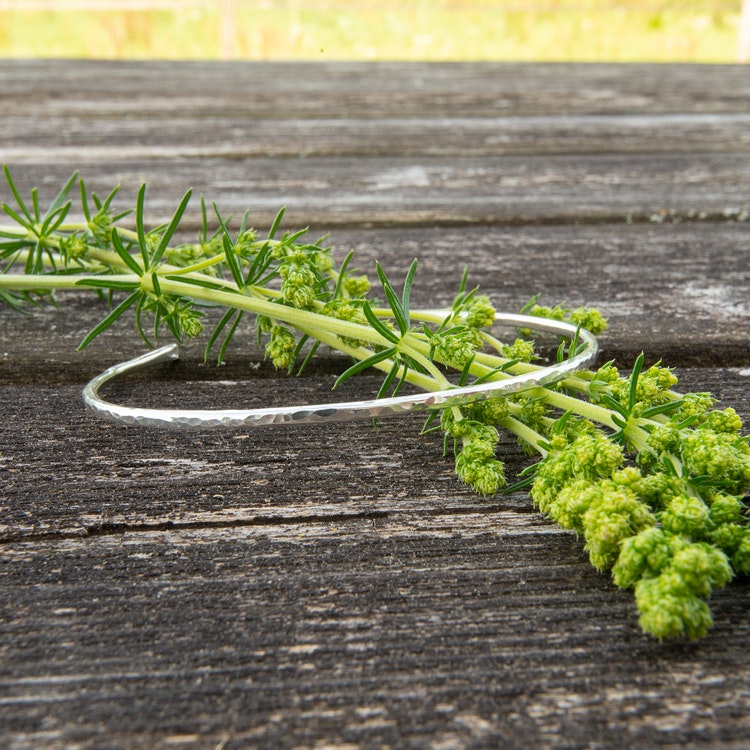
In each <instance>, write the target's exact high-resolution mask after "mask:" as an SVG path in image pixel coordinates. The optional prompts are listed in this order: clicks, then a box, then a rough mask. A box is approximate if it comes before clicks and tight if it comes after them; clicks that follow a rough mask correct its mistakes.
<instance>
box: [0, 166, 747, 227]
mask: <svg viewBox="0 0 750 750" xmlns="http://www.w3.org/2000/svg"><path fill="white" fill-rule="evenodd" d="M10 166H11V168H12V170H13V172H14V174H15V175H16V176H17V182H18V185H19V188H21V189H23V191H24V192H25V193H26V194H28V192H29V191H30V190H31V188H32V187H35V186H36V187H40V189H42V192H41V195H42V200H50V199H51V198H52V197H53V196H54V195H55V193H56V192H57V190H58V189H59V188H60V187H61V186H62V184H63V183H64V182H65V181H66V180H67V178H68V177H69V176H70V174H71V173H72V172H73V171H74V170H76V169H77V170H80V171H81V173H82V174H83V176H84V177H85V178H86V179H87V181H88V182H89V183H90V189H92V190H95V191H97V192H99V193H100V195H106V194H107V193H108V192H109V191H110V190H111V189H112V188H113V187H114V186H115V185H116V184H122V185H123V186H124V189H123V193H122V198H121V201H122V205H125V206H127V207H129V206H131V205H132V204H133V201H134V195H135V193H136V191H137V190H138V187H139V186H140V185H141V183H142V182H147V183H148V184H149V186H150V192H149V197H148V210H149V215H150V216H151V217H152V219H153V221H154V222H155V223H158V222H163V221H165V220H168V219H169V217H170V216H171V213H172V212H173V211H174V209H175V207H176V205H177V203H178V202H179V200H180V198H181V197H182V194H183V193H184V192H185V190H186V189H188V188H193V189H194V191H195V192H196V194H203V195H205V196H206V197H207V198H208V199H209V200H211V201H216V202H217V203H218V205H219V206H220V207H221V208H222V210H223V211H224V212H225V213H227V214H229V213H233V214H240V215H241V214H242V213H243V212H244V211H246V210H250V211H251V214H252V217H253V221H254V222H256V223H257V224H260V225H268V224H269V223H270V222H271V221H272V219H273V217H274V215H275V214H276V212H277V211H278V209H279V207H280V206H282V205H285V206H287V207H288V211H289V220H290V221H294V222H295V223H296V224H297V225H302V226H314V227H334V226H342V225H343V226H346V225H359V226H362V225H364V226H373V225H386V226H392V225H451V224H492V223H506V224H507V223H510V224H518V223H538V222H543V223H545V222H546V223H591V222H604V221H619V222H624V221H651V220H653V221H663V220H664V219H669V220H675V221H677V220H685V219H714V220H715V219H726V218H730V219H731V218H742V219H745V220H747V218H748V205H750V159H747V158H744V157H738V155H737V154H726V153H709V152H702V153H696V154H691V155H689V156H688V155H685V154H672V153H661V154H646V155H628V154H590V155H571V154H568V155H543V156H533V155H529V156H507V157H502V156H492V155H488V156H483V157H450V158H448V157H428V156H414V157H403V158H397V157H340V158H338V157H337V158H322V157H311V158H288V157H279V158H269V157H257V158H241V159H222V158H200V159H196V160H192V159H179V160H177V161H174V160H172V159H171V158H169V157H165V158H162V159H157V158H151V159H146V158H139V159H132V160H131V159H127V160H125V161H119V160H116V161H99V160H97V159H93V160H91V159H89V158H87V157H84V156H83V154H82V158H81V159H80V160H76V161H74V162H70V163H67V162H66V163H63V164H47V163H45V162H44V161H42V163H34V164H28V165H17V164H14V163H13V162H10ZM0 200H3V201H6V202H8V201H9V200H10V193H9V191H8V189H7V187H5V186H3V187H2V188H0ZM198 218H199V214H198V212H197V209H194V210H193V212H192V213H191V214H189V215H188V216H187V217H186V222H192V225H193V226H197V222H198Z"/></svg>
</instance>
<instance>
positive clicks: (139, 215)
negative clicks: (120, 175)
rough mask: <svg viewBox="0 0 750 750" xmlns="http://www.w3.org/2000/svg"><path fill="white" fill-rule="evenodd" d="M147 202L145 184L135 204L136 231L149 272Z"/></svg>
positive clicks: (144, 262) (142, 256) (146, 268)
mask: <svg viewBox="0 0 750 750" xmlns="http://www.w3.org/2000/svg"><path fill="white" fill-rule="evenodd" d="M145 201H146V184H145V183H144V184H143V185H141V187H140V188H139V190H138V197H137V198H136V204H135V231H136V234H137V235H138V246H139V247H140V250H141V258H142V259H143V270H144V271H148V269H149V266H150V265H151V264H150V262H149V257H148V242H147V241H146V225H145V223H144V204H145Z"/></svg>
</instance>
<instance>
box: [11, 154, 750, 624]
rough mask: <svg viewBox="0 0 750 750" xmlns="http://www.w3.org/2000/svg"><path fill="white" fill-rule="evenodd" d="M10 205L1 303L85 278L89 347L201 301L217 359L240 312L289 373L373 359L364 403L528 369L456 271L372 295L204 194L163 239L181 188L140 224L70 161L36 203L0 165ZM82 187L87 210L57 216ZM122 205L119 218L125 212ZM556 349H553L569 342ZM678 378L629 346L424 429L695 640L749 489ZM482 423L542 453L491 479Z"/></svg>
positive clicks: (196, 316) (178, 317)
mask: <svg viewBox="0 0 750 750" xmlns="http://www.w3.org/2000/svg"><path fill="white" fill-rule="evenodd" d="M5 176H6V180H7V183H8V186H9V188H10V191H11V193H12V195H13V197H14V199H15V202H16V205H15V206H14V207H11V206H8V205H5V204H3V206H2V208H3V211H4V212H5V214H6V215H7V216H8V217H9V218H10V219H11V220H12V222H13V223H12V224H9V225H7V226H6V225H3V226H0V261H1V262H2V263H3V268H2V273H0V300H2V301H4V302H5V303H6V304H8V305H10V306H11V307H12V308H14V309H16V310H19V311H24V310H26V309H28V307H29V305H31V304H33V303H34V302H37V301H39V300H45V299H46V300H51V299H52V295H53V293H54V292H57V291H61V290H66V289H79V290H80V289H82V288H83V289H91V290H92V291H94V292H96V293H98V294H100V295H105V296H106V297H108V299H109V300H110V302H111V305H110V309H109V312H108V313H107V314H106V315H105V317H104V318H103V319H102V320H101V321H100V322H99V323H98V324H97V325H96V326H95V327H94V328H93V329H92V330H91V331H90V333H89V334H88V335H87V336H86V337H85V338H84V340H83V342H82V343H81V347H85V346H86V345H87V344H88V343H89V342H90V341H91V340H92V339H93V338H94V337H96V336H98V335H100V334H101V333H102V332H103V331H105V330H107V329H108V328H110V326H112V324H113V323H114V322H115V321H116V320H117V319H119V318H120V317H121V316H123V315H124V314H125V313H126V312H127V311H132V312H133V313H134V318H135V324H136V327H137V329H138V331H139V332H140V334H141V336H142V337H143V339H144V340H145V341H146V342H147V343H148V344H149V345H151V344H152V343H153V342H154V341H155V340H156V338H157V337H158V335H159V332H160V330H161V329H163V328H164V327H166V328H167V329H168V330H169V332H170V333H171V334H172V335H173V336H174V337H175V338H177V339H183V338H187V337H194V336H198V335H199V334H201V333H202V331H203V326H204V322H205V316H204V312H205V309H206V306H211V307H213V308H217V307H218V308H219V309H221V310H223V311H224V312H223V314H222V315H221V316H220V318H219V320H218V322H217V323H216V324H215V325H214V326H213V328H212V330H211V331H209V332H207V335H206V338H207V343H206V357H207V358H208V357H210V356H211V355H212V354H215V355H216V357H217V358H218V360H219V361H222V360H223V359H224V357H225V355H226V350H227V347H228V345H229V344H230V342H231V340H232V337H233V335H234V333H235V331H236V330H237V327H238V325H239V324H240V322H241V320H242V319H243V318H244V316H246V315H248V314H251V315H254V316H255V324H256V327H257V331H258V337H259V341H261V342H263V344H264V345H265V353H266V356H267V357H268V358H269V359H270V360H271V361H272V362H273V364H274V365H275V366H276V367H278V368H281V369H285V370H288V371H290V372H291V371H293V370H295V369H300V368H302V367H304V365H305V364H306V363H307V362H308V361H309V359H310V357H312V356H313V355H314V354H315V351H316V350H317V348H318V347H319V346H320V345H324V346H328V347H330V348H332V349H335V350H338V351H341V352H344V353H345V354H347V355H349V356H350V357H351V359H352V361H353V364H352V365H351V367H349V368H348V369H347V370H345V372H343V373H342V374H341V376H340V377H339V378H338V380H337V381H336V386H338V385H340V384H341V383H342V382H344V381H345V380H347V379H348V378H350V377H352V376H354V375H355V374H357V373H359V372H361V371H363V370H365V369H367V368H369V367H373V368H377V369H379V370H382V371H383V372H385V378H384V380H383V383H382V386H381V387H380V390H379V393H378V396H379V397H382V396H385V395H388V394H395V393H397V392H398V391H399V390H400V389H401V387H402V386H403V384H404V383H410V384H412V385H413V386H417V387H419V388H422V389H426V390H429V391H434V390H444V389H447V388H450V387H452V386H451V384H452V382H453V381H452V380H451V379H450V377H449V375H450V373H451V372H453V373H454V375H455V377H454V378H453V380H454V381H457V383H458V384H465V383H470V382H475V381H477V380H487V379H491V380H494V379H501V378H505V377H508V375H513V374H518V373H522V372H528V371H529V370H532V369H534V368H536V367H538V366H539V364H537V362H538V354H537V352H536V351H535V348H534V344H533V342H531V341H530V340H529V339H528V338H524V337H523V336H519V337H518V338H517V339H515V340H514V341H512V342H503V341H501V340H499V339H498V338H496V337H495V336H493V335H492V333H491V331H490V328H491V326H492V322H493V319H494V316H495V310H494V308H493V306H492V304H491V302H490V300H489V299H488V298H487V297H485V296H484V295H481V294H479V292H478V290H476V289H469V288H468V284H467V275H466V274H464V276H463V278H462V281H461V284H460V287H459V290H458V293H457V295H456V297H455V299H454V301H453V305H452V308H451V309H450V311H448V312H447V313H436V312H435V311H429V310H414V309H412V306H411V304H410V302H411V289H412V284H413V282H414V279H415V274H416V270H417V264H416V261H415V262H414V263H412V265H411V266H410V268H409V271H408V273H407V275H406V278H405V281H404V283H403V285H402V288H401V291H400V293H398V292H397V290H396V288H395V287H394V285H393V284H392V283H391V281H390V280H389V279H388V277H387V275H386V273H385V271H384V270H383V268H382V267H381V266H380V265H379V264H376V271H377V276H378V281H379V284H380V287H381V289H382V292H383V294H384V296H385V300H386V305H384V306H379V305H378V304H376V302H375V300H374V299H373V298H372V297H371V296H370V284H369V281H368V280H367V278H366V277H364V276H361V275H355V274H354V273H353V272H352V271H351V270H350V268H351V262H352V254H351V253H350V254H349V255H347V256H346V257H345V258H344V260H343V262H342V263H341V265H340V266H336V264H335V263H334V260H333V258H332V256H331V252H330V249H329V248H327V247H325V246H324V245H323V243H322V241H318V242H313V243H308V242H306V241H305V239H304V237H305V232H296V233H283V234H282V233H281V232H280V229H279V226H280V222H281V218H282V214H283V212H280V213H279V214H278V216H277V217H276V220H275V221H274V222H273V224H272V226H271V228H270V230H269V232H268V233H267V235H266V236H264V237H261V236H259V235H258V233H257V232H255V231H254V230H253V229H251V228H250V227H249V226H248V223H247V222H248V219H247V215H245V216H244V217H243V218H242V220H241V222H240V225H239V228H238V229H236V230H234V231H232V230H230V228H229V226H228V222H227V221H226V220H225V218H224V217H223V216H222V215H221V214H220V212H219V210H218V208H217V207H216V206H215V205H214V206H213V213H214V215H215V220H216V225H217V229H216V231H213V232H212V231H211V230H210V229H209V223H210V222H209V212H208V209H207V207H206V204H205V202H204V201H201V212H202V217H203V221H202V229H201V231H200V233H199V236H198V238H197V241H196V242H193V243H181V242H177V241H176V240H175V238H176V236H177V232H178V229H179V227H180V223H181V220H182V217H183V215H184V212H185V210H186V208H187V205H188V201H189V199H190V193H187V194H186V195H185V196H184V198H183V199H182V200H181V202H180V203H179V206H178V207H177V209H176V211H175V213H174V215H173V217H172V218H171V219H170V221H168V222H167V223H166V224H164V225H161V226H157V227H153V228H148V227H147V225H146V219H145V194H146V188H145V186H143V187H141V189H140V191H139V192H138V197H137V201H136V206H135V209H134V212H125V213H119V214H117V213H114V211H113V208H112V206H113V202H114V199H115V197H116V195H117V189H115V190H113V191H112V192H111V193H109V195H107V196H106V197H105V198H100V197H98V196H96V195H94V194H89V191H88V190H87V188H86V185H85V183H84V182H83V180H80V179H79V178H78V175H76V174H74V175H73V176H72V177H71V178H70V179H69V180H68V182H67V183H66V184H65V185H64V186H63V188H62V190H61V191H60V193H59V194H58V195H57V197H56V198H55V200H54V201H53V202H52V204H51V205H50V206H49V207H48V208H47V209H45V210H42V208H41V206H40V203H39V199H38V194H37V191H36V190H34V191H32V194H31V200H30V201H25V200H24V199H23V198H22V196H21V195H20V193H19V191H18V190H17V188H16V186H15V183H14V182H13V179H12V177H11V175H10V173H9V171H8V169H7V168H6V169H5ZM76 185H78V186H79V188H80V204H81V210H82V215H83V219H82V221H80V222H74V221H71V220H69V219H68V216H69V213H70V209H71V205H72V202H71V199H70V194H71V192H72V191H73V189H74V187H75V186H76ZM131 213H132V214H134V229H128V228H126V227H124V225H123V221H122V220H123V219H125V218H126V217H128V216H130V215H131ZM523 311H525V312H527V313H529V314H532V315H537V316H542V317H550V318H554V319H560V320H563V319H564V320H568V321H571V322H573V323H574V324H576V325H579V326H582V327H584V328H587V329H589V330H591V331H592V332H594V333H598V332H601V331H602V330H604V329H605V328H606V321H605V320H604V319H603V318H602V316H601V315H600V314H599V313H598V312H597V311H595V310H591V309H587V308H578V309H575V310H569V309H564V308H562V307H559V306H558V307H553V308H549V307H542V306H540V305H539V304H537V300H536V299H534V300H532V301H531V302H530V303H529V304H528V305H527V306H526V307H525V308H524V310H523ZM576 348H577V347H576V342H575V341H573V342H571V343H570V344H568V345H567V346H566V345H565V344H564V343H563V344H561V345H560V347H559V349H558V351H557V357H558V358H564V357H567V356H570V354H571V353H572V352H575V351H576ZM676 385H677V378H676V376H675V375H674V373H673V372H672V371H671V370H670V369H668V368H666V367H662V366H661V365H659V364H656V365H653V366H651V367H649V368H646V367H645V364H644V358H643V356H642V355H641V356H640V357H638V359H637V360H636V362H635V364H634V366H633V368H632V371H631V372H630V373H629V374H628V375H626V376H624V375H621V374H620V373H619V372H618V370H617V369H616V368H615V367H614V366H613V364H612V363H608V364H605V365H604V366H602V367H600V368H599V369H597V370H595V371H591V370H586V371H582V372H579V373H577V374H575V375H573V376H569V377H567V378H566V379H564V380H563V381H561V382H559V383H558V384H557V385H555V386H553V387H547V388H541V387H539V388H536V389H534V390H532V391H528V392H525V393H522V394H520V395H517V396H513V397H507V398H495V399H491V400H486V401H480V402H476V403H474V404H471V405H468V406H462V407H452V408H447V409H444V410H443V411H442V412H441V413H439V412H437V411H436V412H433V413H432V414H431V415H430V417H429V418H428V420H427V423H426V426H425V429H426V430H442V431H443V432H444V434H445V441H446V447H447V448H450V447H452V448H453V451H454V454H455V467H456V472H457V474H458V476H459V477H460V478H461V480H462V481H464V482H465V483H467V484H468V485H471V486H472V487H473V488H474V489H475V490H476V491H477V492H479V493H481V494H484V495H490V494H493V493H495V492H498V491H500V490H502V489H503V488H505V489H506V490H509V489H510V490H513V489H518V488H521V487H529V488H530V493H531V497H532V498H533V500H534V503H535V504H536V505H537V507H538V508H539V509H540V510H541V511H542V512H543V513H545V514H547V515H548V516H549V517H551V518H552V519H554V520H555V521H556V522H557V523H559V524H560V525H561V526H563V527H564V528H566V529H571V530H573V531H574V532H575V533H576V534H578V535H581V536H583V538H584V539H585V546H586V550H587V552H588V554H589V556H590V559H591V562H592V564H593V565H594V566H596V568H597V569H599V570H611V572H612V576H613V579H614V582H615V583H616V584H617V585H618V586H621V587H624V588H633V589H634V590H635V599H636V604H637V607H638V610H639V612H640V623H641V626H642V627H643V629H644V630H646V631H647V632H649V633H652V634H653V635H655V636H657V637H658V638H663V637H671V636H687V637H689V638H696V637H699V636H702V635H704V634H705V633H706V631H707V630H708V628H709V627H710V626H711V624H712V618H711V612H710V610H709V608H708V605H707V604H706V601H705V600H706V599H707V598H708V596H709V595H710V593H711V591H712V590H713V589H715V588H718V587H721V586H723V585H724V584H725V583H727V582H728V581H729V580H730V579H731V578H732V577H733V575H735V574H747V573H749V572H750V528H748V523H747V505H746V498H744V499H743V496H744V494H745V493H746V491H747V489H748V487H750V447H749V446H748V438H747V437H743V436H742V423H741V420H740V418H739V417H738V416H737V414H736V413H735V411H734V410H733V409H731V408H729V409H724V410H716V409H714V408H713V405H714V400H713V399H712V398H711V396H710V395H709V394H706V393H686V394H680V393H678V392H677V391H676V390H675V386H676ZM498 428H503V429H506V430H509V431H511V432H512V433H514V434H515V435H517V436H518V438H519V440H520V442H521V445H522V446H523V447H524V448H525V449H526V450H527V451H528V453H529V454H534V455H537V456H538V457H539V459H540V460H539V461H538V462H537V463H534V464H533V465H531V466H530V467H528V468H527V469H526V470H525V471H524V472H523V473H522V475H521V477H520V478H519V481H518V482H516V483H515V484H513V485H512V486H511V487H510V488H508V487H506V480H505V474H504V467H503V464H502V462H501V461H500V460H499V459H498V458H497V456H496V447H497V443H498V438H499V433H498Z"/></svg>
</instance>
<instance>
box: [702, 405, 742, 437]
mask: <svg viewBox="0 0 750 750" xmlns="http://www.w3.org/2000/svg"><path fill="white" fill-rule="evenodd" d="M707 416H708V418H707V420H706V423H705V426H706V427H707V428H708V429H709V430H713V431H714V432H726V433H729V434H734V435H736V434H739V432H740V430H742V419H740V415H739V414H737V412H736V411H735V410H734V409H732V407H731V406H730V407H729V408H728V409H723V410H718V409H716V410H715V411H710V412H709V413H708V415H707Z"/></svg>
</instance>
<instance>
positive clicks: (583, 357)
mask: <svg viewBox="0 0 750 750" xmlns="http://www.w3.org/2000/svg"><path fill="white" fill-rule="evenodd" d="M435 312H437V311H435ZM444 312H445V314H448V312H450V311H447V310H446V311H444ZM495 323H497V324H504V325H508V326H516V327H522V328H530V329H533V330H536V331H544V332H546V333H554V334H557V335H559V336H563V337H565V338H567V339H570V340H576V341H577V342H579V343H580V345H581V346H580V347H579V350H578V351H577V352H576V353H575V355H574V356H573V357H571V358H569V359H566V360H564V361H562V362H558V363H557V364H554V365H551V366H549V367H541V368H539V369H536V370H534V371H532V372H526V373H523V374H521V375H512V376H507V377H504V378H502V379H497V380H486V381H483V382H481V383H479V384H473V385H468V386H463V387H456V388H450V389H447V390H443V391H427V392H422V393H417V394H414V395H407V396H395V397H392V398H380V399H371V400H366V401H348V402H339V403H331V404H314V405H306V406H279V407H269V408H260V409H147V408H138V407H130V406H122V405H119V404H113V403H110V402H108V401H104V400H103V399H102V398H101V397H100V396H99V389H100V388H101V387H102V386H103V385H104V384H105V383H106V382H107V381H109V380H111V379H112V378H114V377H116V376H118V375H122V374H123V373H126V372H129V371H130V370H134V369H136V368H139V367H144V366H145V365H150V364H154V363H156V362H163V361H165V360H170V359H178V358H179V352H178V348H177V345H176V344H171V345H169V346H164V347H162V348H160V349H155V350H154V351H152V352H148V353H147V354H144V355H141V356H140V357H136V358H135V359H131V360H128V361H127V362H122V363H121V364H117V365H114V366H113V367H110V368H109V369H107V370H105V371H104V372H103V373H101V374H100V375H97V376H96V377H95V378H94V379H93V380H91V381H90V382H89V383H88V384H87V385H86V387H85V388H84V389H83V401H84V403H85V404H86V406H87V407H88V408H89V409H90V410H91V411H92V412H93V413H94V414H95V415H96V416H98V417H101V418H103V419H107V420H110V421H112V422H119V423H121V424H126V425H138V426H141V427H162V428H171V429H183V430H184V429H213V428H217V427H234V428H242V427H245V428H247V427H265V426H272V425H282V424H312V423H323V422H347V421H350V420H354V419H373V418H375V417H387V416H395V415H399V414H404V413H407V412H413V411H425V410H429V409H444V408H446V407H452V406H462V405H464V404H469V403H472V402H473V401H480V400H482V399H488V398H496V397H499V396H507V395H509V394H512V393H519V392H521V391H525V390H529V389H531V388H535V387H537V386H546V385H551V384H553V383H556V382H558V381H559V380H561V379H562V378H564V377H566V376H567V375H570V374H571V373H573V372H575V371H577V370H581V369H583V368H584V367H586V366H587V365H589V364H590V363H592V362H593V361H594V359H595V358H596V355H597V352H598V345H597V341H596V337H595V336H593V335H592V334H591V333H589V332H588V331H586V330H584V329H581V328H576V326H574V325H571V324H570V323H565V322H562V321H557V320H549V319H547V318H537V317H532V316H528V315H512V314H498V315H496V317H495Z"/></svg>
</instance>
